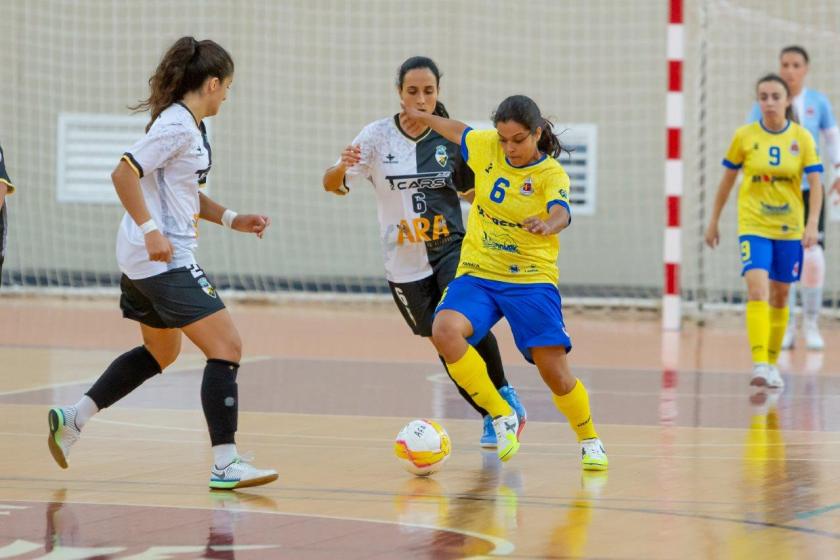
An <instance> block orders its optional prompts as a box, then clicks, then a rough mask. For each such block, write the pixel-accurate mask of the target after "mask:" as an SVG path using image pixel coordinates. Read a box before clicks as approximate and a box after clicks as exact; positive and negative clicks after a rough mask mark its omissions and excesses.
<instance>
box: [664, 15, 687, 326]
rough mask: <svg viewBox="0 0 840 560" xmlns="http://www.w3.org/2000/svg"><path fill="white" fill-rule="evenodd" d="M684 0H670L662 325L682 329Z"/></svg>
mask: <svg viewBox="0 0 840 560" xmlns="http://www.w3.org/2000/svg"><path fill="white" fill-rule="evenodd" d="M684 44H685V40H684V35H683V0H670V10H669V17H668V46H667V49H668V94H667V97H666V115H665V126H666V127H667V130H668V147H667V159H666V160H665V197H666V200H667V203H666V216H665V220H666V221H665V243H664V257H665V284H664V286H663V294H662V328H663V329H665V330H679V328H680V319H681V300H680V263H681V262H682V243H681V235H680V234H681V232H680V201H681V198H682V193H683V161H682V150H681V147H680V145H681V143H682V142H681V141H682V127H683V123H684V122H685V118H684V113H685V111H684V106H683V91H682V74H683V71H682V70H683V50H684Z"/></svg>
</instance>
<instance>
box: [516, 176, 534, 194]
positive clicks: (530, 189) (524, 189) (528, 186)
mask: <svg viewBox="0 0 840 560" xmlns="http://www.w3.org/2000/svg"><path fill="white" fill-rule="evenodd" d="M519 192H520V193H522V194H524V195H525V196H531V195H532V194H534V182H533V181H532V180H531V178H530V177H528V178H527V179H525V182H524V183H522V186H521V187H519Z"/></svg>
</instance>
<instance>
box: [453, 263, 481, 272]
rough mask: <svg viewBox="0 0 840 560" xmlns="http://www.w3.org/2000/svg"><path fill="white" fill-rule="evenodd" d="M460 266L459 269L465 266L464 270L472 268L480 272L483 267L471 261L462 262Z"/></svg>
mask: <svg viewBox="0 0 840 560" xmlns="http://www.w3.org/2000/svg"><path fill="white" fill-rule="evenodd" d="M458 266H459V267H461V266H463V267H464V268H472V269H475V270H478V269H479V268H481V265H478V264H476V263H474V262H469V261H461V262H460V264H459V265H458Z"/></svg>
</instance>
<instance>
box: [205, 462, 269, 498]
mask: <svg viewBox="0 0 840 560" xmlns="http://www.w3.org/2000/svg"><path fill="white" fill-rule="evenodd" d="M278 476H280V475H278V474H277V471H275V470H274V469H258V468H256V467H255V466H254V465H252V464H250V463H246V462H245V460H244V459H243V458H242V457H237V458H236V459H234V460H233V462H232V463H231V464H229V465H228V466H226V467H225V468H223V469H220V468H218V467H217V466H216V465H213V468H211V469H210V488H214V489H216V490H234V489H236V488H246V487H248V486H261V485H263V484H268V483H269V482H274V481H275V480H277V477H278Z"/></svg>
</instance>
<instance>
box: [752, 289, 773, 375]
mask: <svg viewBox="0 0 840 560" xmlns="http://www.w3.org/2000/svg"><path fill="white" fill-rule="evenodd" d="M747 338H749V340H750V349H751V351H752V360H753V363H754V364H766V363H767V360H768V353H767V343H768V342H769V340H770V304H768V303H767V302H766V301H748V302H747Z"/></svg>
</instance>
